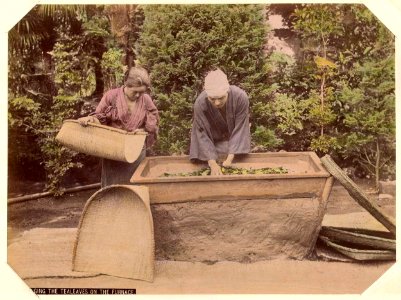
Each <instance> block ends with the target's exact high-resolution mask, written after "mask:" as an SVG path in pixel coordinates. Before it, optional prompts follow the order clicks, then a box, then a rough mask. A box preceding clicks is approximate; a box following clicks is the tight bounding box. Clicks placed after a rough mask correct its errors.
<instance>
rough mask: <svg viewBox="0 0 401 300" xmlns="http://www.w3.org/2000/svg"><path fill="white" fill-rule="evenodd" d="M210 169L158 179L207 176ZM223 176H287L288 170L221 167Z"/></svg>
mask: <svg viewBox="0 0 401 300" xmlns="http://www.w3.org/2000/svg"><path fill="white" fill-rule="evenodd" d="M210 172H211V171H210V168H202V169H200V170H198V171H193V172H186V173H163V174H162V175H161V176H159V177H176V176H180V177H190V176H208V175H210ZM221 172H222V173H223V175H263V174H287V173H288V170H287V169H286V168H284V167H276V168H268V167H266V168H259V169H253V168H249V169H245V168H238V167H221Z"/></svg>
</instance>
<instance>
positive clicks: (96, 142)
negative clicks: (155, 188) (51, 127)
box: [56, 120, 147, 163]
mask: <svg viewBox="0 0 401 300" xmlns="http://www.w3.org/2000/svg"><path fill="white" fill-rule="evenodd" d="M146 135H147V133H145V132H136V133H133V132H128V131H125V130H121V129H116V128H113V127H110V126H104V125H100V124H96V123H88V125H87V126H82V125H80V124H79V122H78V121H77V120H65V121H64V122H63V125H62V127H61V129H60V131H59V132H58V134H57V136H56V140H57V141H58V142H60V143H61V144H62V145H64V146H66V147H68V148H70V149H72V150H75V151H77V152H81V153H85V154H89V155H93V156H97V157H102V158H108V159H112V160H118V161H124V162H128V163H132V162H134V161H136V160H137V159H138V157H139V155H140V154H141V151H142V148H143V145H144V143H145V139H146Z"/></svg>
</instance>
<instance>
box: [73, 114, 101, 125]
mask: <svg viewBox="0 0 401 300" xmlns="http://www.w3.org/2000/svg"><path fill="white" fill-rule="evenodd" d="M78 122H79V124H81V125H82V126H87V125H88V123H89V122H91V123H100V122H99V120H98V119H97V118H96V117H94V116H87V117H82V118H79V119H78Z"/></svg>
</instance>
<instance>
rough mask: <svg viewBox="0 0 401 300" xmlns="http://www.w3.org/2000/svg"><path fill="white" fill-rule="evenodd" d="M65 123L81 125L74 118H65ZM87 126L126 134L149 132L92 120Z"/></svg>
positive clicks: (144, 133) (145, 133)
mask: <svg viewBox="0 0 401 300" xmlns="http://www.w3.org/2000/svg"><path fill="white" fill-rule="evenodd" d="M65 123H73V124H78V125H79V126H81V125H80V124H79V121H78V120H73V119H67V120H64V121H63V124H65ZM87 126H90V127H95V128H101V129H105V130H109V131H113V132H118V133H121V134H126V135H148V133H147V132H141V131H139V132H129V131H126V130H124V129H119V128H114V127H111V126H107V125H102V124H97V123H92V122H89V123H88V125H87Z"/></svg>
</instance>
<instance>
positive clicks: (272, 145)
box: [252, 126, 283, 152]
mask: <svg viewBox="0 0 401 300" xmlns="http://www.w3.org/2000/svg"><path fill="white" fill-rule="evenodd" d="M252 143H253V144H254V147H255V151H256V150H257V151H259V152H264V151H271V150H274V149H277V148H278V147H279V146H280V145H282V144H283V140H282V139H280V138H278V137H277V136H276V134H275V132H274V130H272V129H268V128H266V127H264V126H257V127H256V128H255V131H254V132H253V133H252Z"/></svg>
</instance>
